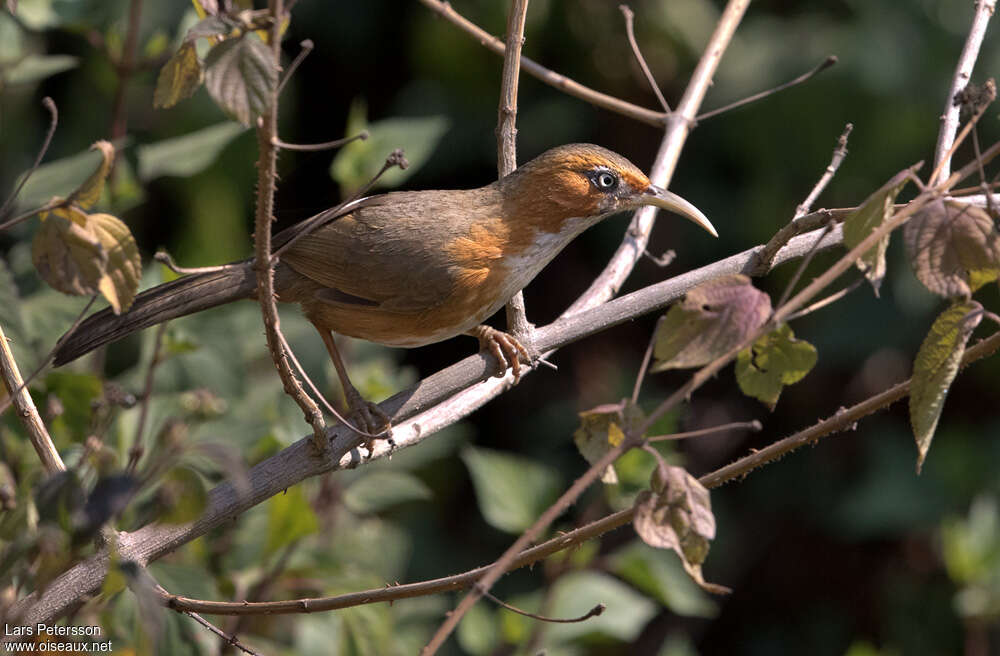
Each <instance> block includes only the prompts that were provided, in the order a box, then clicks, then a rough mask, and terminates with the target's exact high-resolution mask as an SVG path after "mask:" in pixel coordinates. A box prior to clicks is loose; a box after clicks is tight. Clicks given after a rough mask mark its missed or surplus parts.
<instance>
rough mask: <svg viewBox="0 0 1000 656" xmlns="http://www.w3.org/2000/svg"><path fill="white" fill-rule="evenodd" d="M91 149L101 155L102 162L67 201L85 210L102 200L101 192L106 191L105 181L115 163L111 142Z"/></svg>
mask: <svg viewBox="0 0 1000 656" xmlns="http://www.w3.org/2000/svg"><path fill="white" fill-rule="evenodd" d="M90 149H91V150H96V151H98V152H99V153H100V154H101V161H100V163H99V164H98V165H97V168H96V169H94V172H93V173H91V174H90V177H88V178H87V179H86V180H84V181H83V184H81V185H80V186H79V187H77V188H76V190H74V191H73V193H72V194H70V195H69V198H67V199H66V201H67V202H69V203H73V204H75V205H77V206H79V207H82V208H83V209H87V208H88V207H90V206H92V205H93V204H94V203H96V202H97V201H98V200H100V198H101V192H102V191H104V181H105V180H107V178H108V173H110V172H111V165H112V164H113V163H114V161H115V147H114V146H112V145H111V142H110V141H98V142H95V143H94V145H93V146H91V147H90Z"/></svg>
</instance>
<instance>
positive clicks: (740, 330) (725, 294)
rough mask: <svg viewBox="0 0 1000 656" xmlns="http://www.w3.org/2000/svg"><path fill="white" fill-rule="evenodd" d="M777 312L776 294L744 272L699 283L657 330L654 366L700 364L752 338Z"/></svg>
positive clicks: (670, 312)
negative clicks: (771, 294)
mask: <svg viewBox="0 0 1000 656" xmlns="http://www.w3.org/2000/svg"><path fill="white" fill-rule="evenodd" d="M770 314H771V298H770V297H769V296H768V295H767V294H765V293H764V292H762V291H759V290H757V289H755V288H754V286H753V284H752V283H751V282H750V278H748V277H747V276H744V275H740V274H734V275H729V276H722V277H721V278H716V279H715V280H710V281H708V282H706V283H702V284H701V285H698V286H697V287H695V288H694V289H692V290H691V291H689V292H688V293H687V295H686V296H685V297H684V300H682V301H681V302H679V303H676V304H674V306H673V307H671V308H670V310H669V311H668V312H667V314H666V316H665V317H664V319H663V320H662V321H661V322H660V323H659V325H658V327H657V329H656V336H655V340H656V341H655V347H654V349H653V355H654V356H655V358H656V361H655V364H654V365H653V366H652V367H651V368H650V371H663V370H665V369H682V368H685V367H700V366H702V365H705V364H708V363H709V362H711V361H712V360H714V359H715V358H717V357H719V356H720V355H722V354H724V353H725V352H726V351H728V350H729V349H731V348H733V347H734V346H736V345H738V344H739V343H740V342H742V341H743V340H745V339H747V338H748V337H749V336H750V335H751V334H752V333H753V332H754V331H755V330H757V329H758V328H760V327H761V326H762V325H764V322H765V321H767V318H768V316H770Z"/></svg>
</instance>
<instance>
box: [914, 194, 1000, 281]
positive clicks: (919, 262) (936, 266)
mask: <svg viewBox="0 0 1000 656" xmlns="http://www.w3.org/2000/svg"><path fill="white" fill-rule="evenodd" d="M903 240H904V241H905V242H906V252H907V256H908V257H909V259H910V264H911V265H912V266H913V271H914V273H915V274H916V276H917V278H918V279H919V280H920V282H922V283H923V284H924V286H925V287H927V289H929V290H931V291H932V292H934V293H935V294H938V295H940V296H944V297H945V298H951V297H955V296H966V297H967V296H970V295H971V294H972V293H973V292H975V291H976V290H977V289H979V288H980V287H982V286H983V285H985V284H986V283H988V282H991V281H993V280H996V279H997V276H998V274H1000V233H998V232H997V229H996V226H995V225H994V224H993V219H992V218H991V217H990V215H989V214H987V213H986V211H985V210H983V209H980V208H978V207H974V206H972V205H965V204H960V203H955V202H952V201H944V200H936V201H934V202H932V203H930V204H928V205H926V206H925V207H924V208H923V209H922V210H921V211H919V212H917V213H916V214H914V215H913V216H912V217H911V218H910V220H909V221H907V223H906V225H905V226H904V227H903Z"/></svg>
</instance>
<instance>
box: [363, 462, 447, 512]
mask: <svg viewBox="0 0 1000 656" xmlns="http://www.w3.org/2000/svg"><path fill="white" fill-rule="evenodd" d="M431 496H432V494H431V490H430V488H429V487H427V485H426V484H425V483H424V482H423V481H422V480H420V479H419V478H417V477H416V476H414V475H413V474H408V473H406V472H398V471H374V472H371V473H370V474H367V475H365V476H362V477H361V478H359V479H358V480H356V481H355V482H354V483H352V484H351V486H350V487H348V488H347V490H346V491H345V492H344V505H345V506H347V508H348V509H350V511H351V512H354V513H359V514H364V513H377V512H380V511H382V510H385V509H386V508H391V507H392V506H395V505H399V504H401V503H406V502H407V501H421V500H425V499H430V498H431Z"/></svg>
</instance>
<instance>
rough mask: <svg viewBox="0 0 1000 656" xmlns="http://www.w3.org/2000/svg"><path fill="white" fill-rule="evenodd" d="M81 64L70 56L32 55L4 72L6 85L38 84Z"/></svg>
mask: <svg viewBox="0 0 1000 656" xmlns="http://www.w3.org/2000/svg"><path fill="white" fill-rule="evenodd" d="M79 64H80V58H79V57H72V56H70V55H34V54H30V55H27V56H25V57H24V58H23V59H21V60H20V61H18V62H17V63H16V64H14V65H13V66H11V67H10V68H7V69H6V70H4V72H3V81H4V83H6V84H28V83H30V82H38V81H39V80H44V79H46V78H48V77H52V76H53V75H55V74H56V73H62V72H63V71H68V70H70V69H73V68H76V67H77V66H78V65H79Z"/></svg>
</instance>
